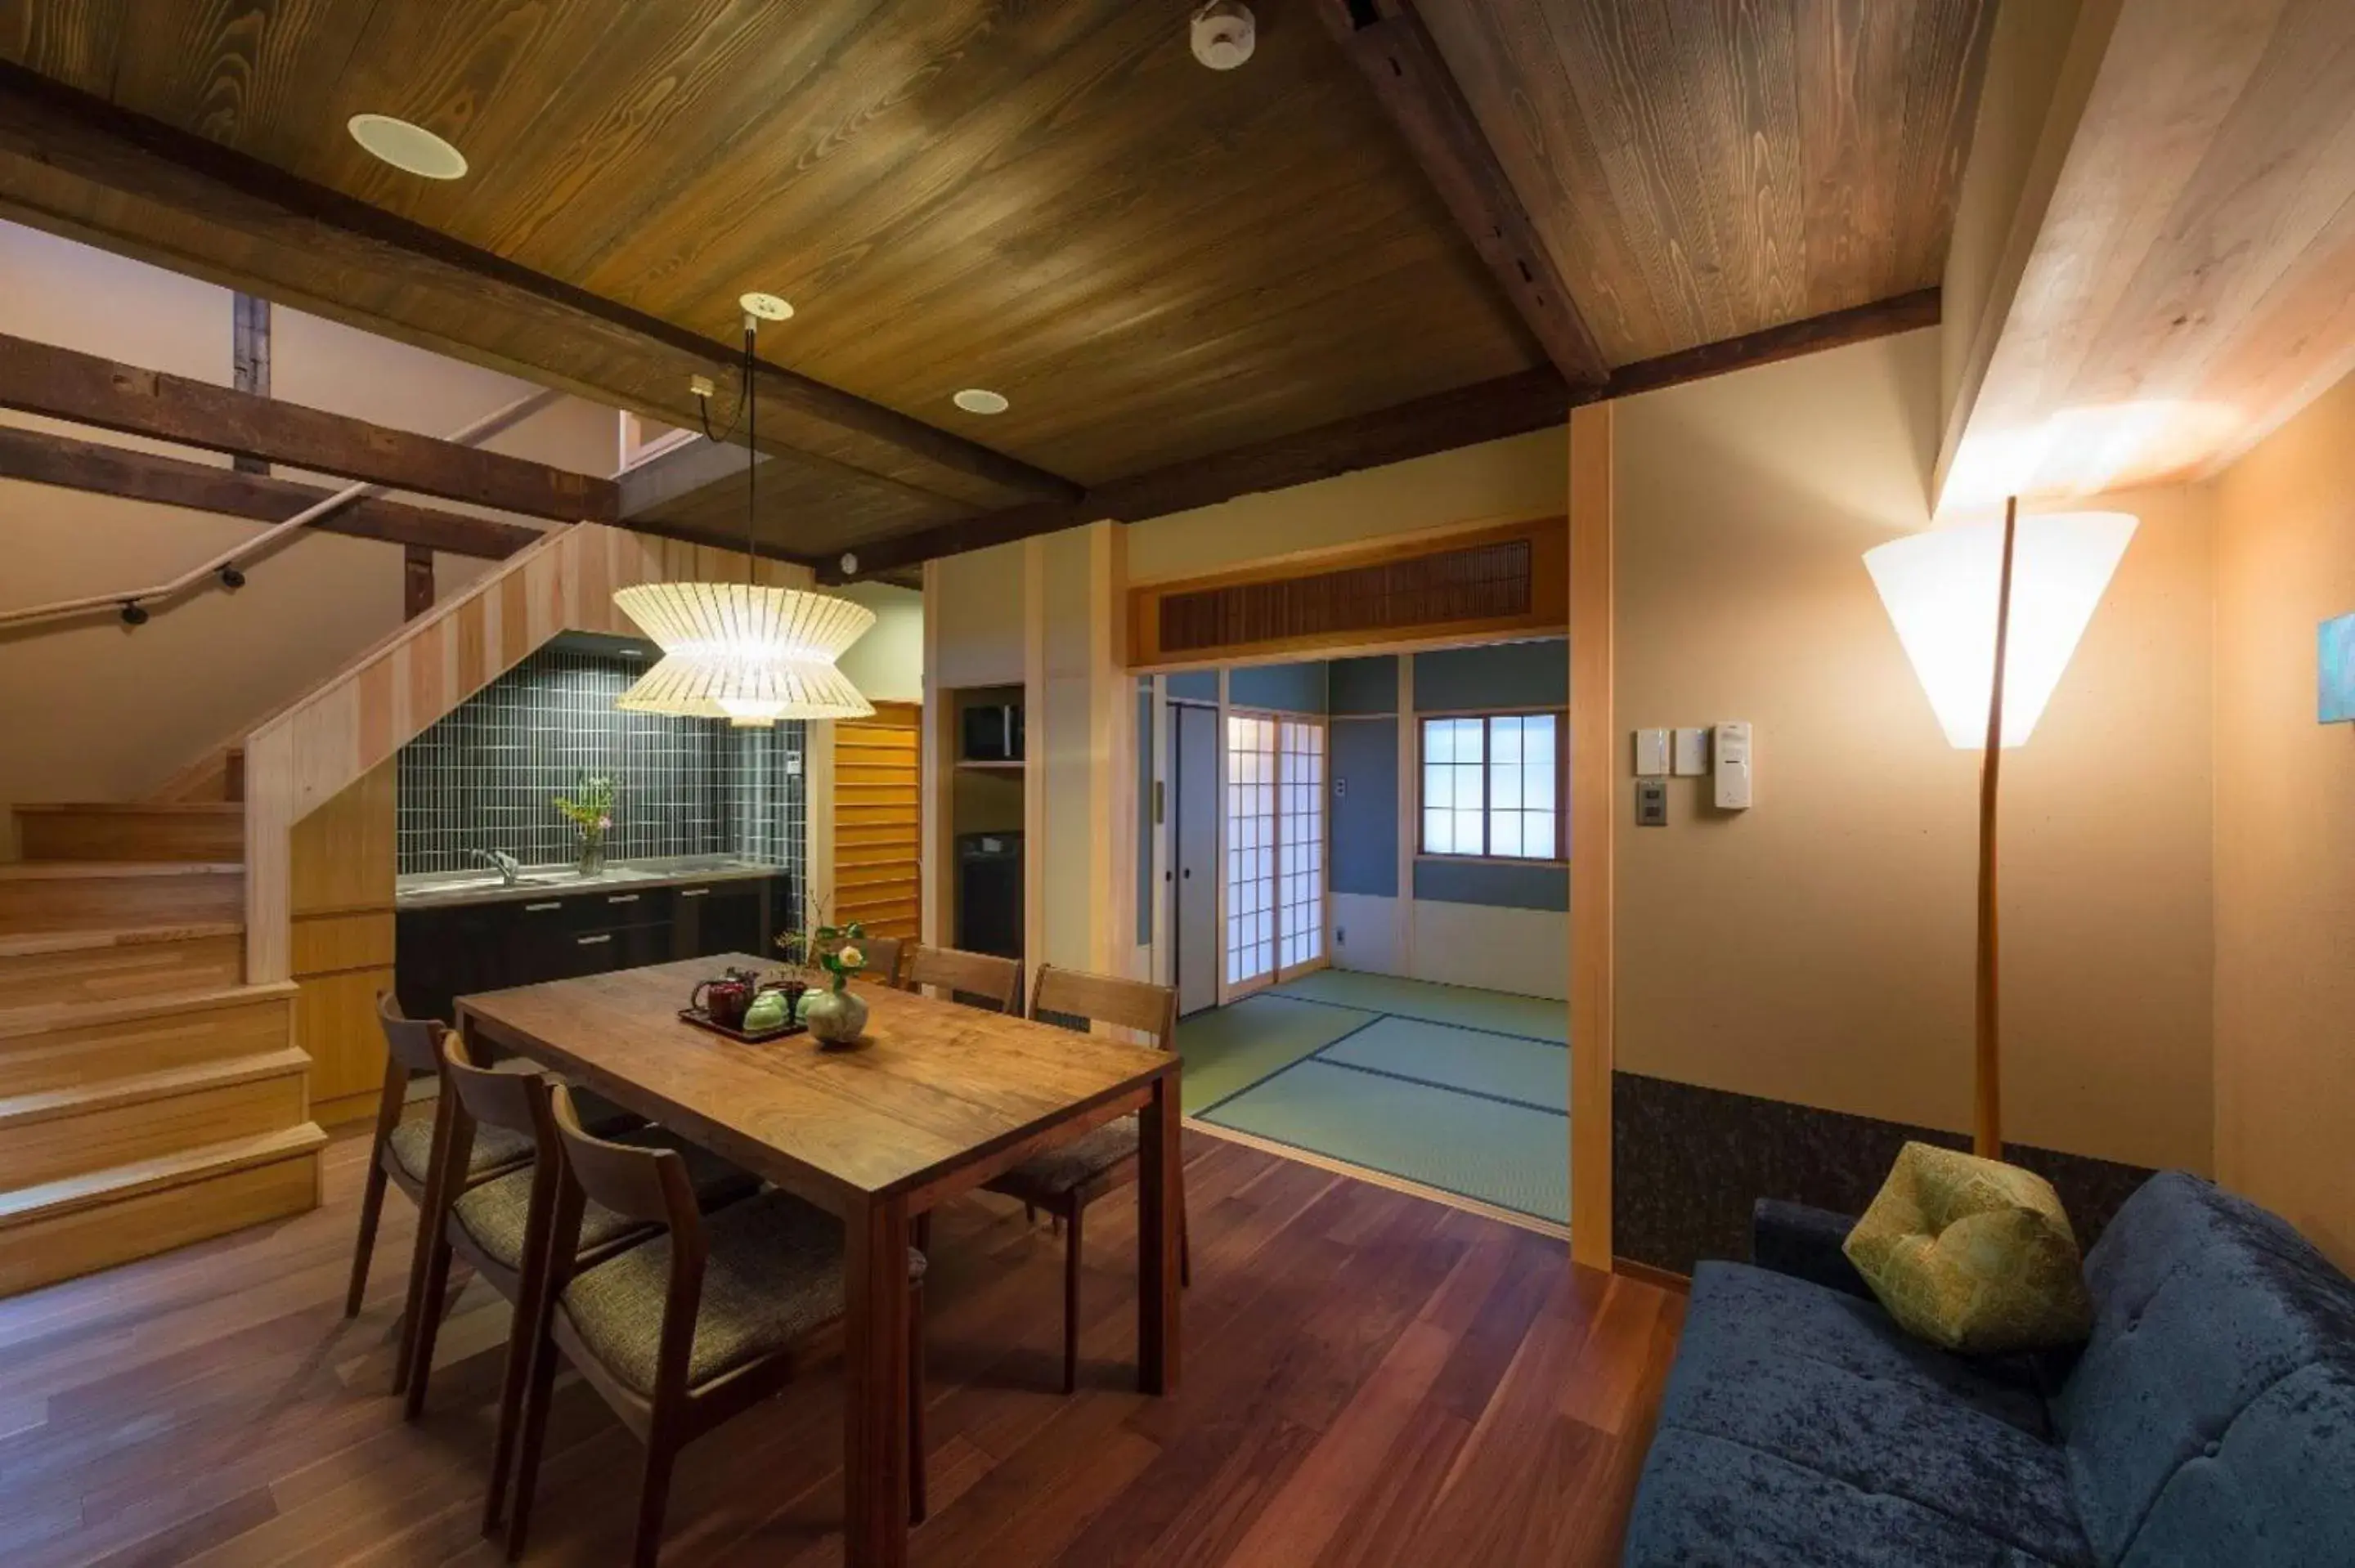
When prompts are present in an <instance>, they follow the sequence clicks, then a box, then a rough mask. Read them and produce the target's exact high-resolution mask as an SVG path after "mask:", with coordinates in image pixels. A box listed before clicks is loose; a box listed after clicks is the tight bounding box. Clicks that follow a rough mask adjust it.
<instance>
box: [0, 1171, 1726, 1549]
mask: <svg viewBox="0 0 2355 1568" xmlns="http://www.w3.org/2000/svg"><path fill="white" fill-rule="evenodd" d="M367 1147H368V1146H367V1143H366V1141H365V1140H364V1139H356V1138H351V1137H345V1138H339V1139H337V1140H336V1142H335V1143H334V1144H333V1145H332V1146H331V1147H330V1149H329V1150H328V1151H327V1158H326V1184H327V1202H326V1203H325V1205H324V1206H322V1207H321V1208H319V1209H318V1210H316V1211H315V1212H314V1213H308V1214H304V1215H302V1216H300V1217H297V1218H294V1219H292V1220H287V1221H283V1222H281V1223H278V1224H272V1225H268V1226H264V1227H261V1228H259V1229H256V1230H252V1231H248V1232H243V1233H240V1234H237V1235H233V1236H229V1237H225V1238H223V1239H221V1240H219V1241H217V1242H211V1243H207V1244H204V1245H199V1246H197V1247H192V1248H189V1249H187V1250H186V1251H183V1252H178V1253H175V1254H171V1255H165V1256H162V1257H157V1258H152V1259H149V1260H147V1261H145V1262H143V1263H139V1264H135V1265H133V1266H129V1267H126V1268H122V1269H118V1270H115V1271H113V1272H112V1273H108V1274H103V1275H98V1276H94V1277H90V1278H86V1279H81V1280H77V1281H73V1282H70V1283H68V1284H64V1285H60V1286H56V1287H51V1288H49V1289H47V1290H44V1291H40V1292H37V1293H36V1294H33V1295H28V1296H24V1297H19V1298H16V1299H13V1300H9V1301H5V1302H0V1561H5V1562H6V1563H10V1564H12V1565H13V1568H42V1565H48V1564H64V1563H104V1564H108V1565H110V1568H129V1565H131V1564H141V1565H146V1564H160V1563H200V1564H205V1565H208V1568H215V1565H218V1568H228V1565H236V1568H249V1565H251V1568H260V1565H263V1564H279V1563H283V1564H302V1565H304V1568H312V1565H317V1564H328V1563H404V1564H408V1563H415V1564H424V1563H463V1564H470V1565H479V1568H488V1565H490V1564H493V1563H497V1562H498V1561H499V1560H500V1559H499V1554H498V1552H496V1549H495V1548H494V1547H493V1546H492V1545H491V1543H489V1542H485V1541H483V1540H482V1539H481V1538H480V1537H479V1536H478V1535H477V1534H476V1532H475V1531H476V1524H477V1520H478V1519H479V1516H480V1509H481V1502H482V1470H483V1466H484V1464H485V1458H486V1456H487V1455H488V1453H489V1450H490V1444H491V1420H492V1411H491V1408H490V1404H491V1401H492V1400H493V1399H494V1398H495V1396H496V1390H497V1384H498V1377H499V1370H500V1359H501V1358H500V1351H501V1347H502V1346H503V1345H504V1342H505V1337H506V1308H505V1307H504V1305H503V1304H502V1303H500V1302H499V1301H498V1300H497V1298H496V1297H494V1296H492V1295H491V1294H490V1293H489V1292H488V1291H487V1290H486V1289H485V1288H483V1287H480V1286H479V1285H469V1286H468V1287H466V1288H465V1289H464V1292H463V1294H462V1295H461V1296H460V1297H459V1298H458V1302H457V1305H456V1306H455V1308H453V1314H452V1317H451V1319H450V1322H449V1324H448V1326H447V1327H446V1328H445V1329H444V1330H443V1331H442V1338H441V1348H440V1354H439V1356H438V1357H437V1370H436V1372H435V1374H434V1377H433V1382H432V1403H431V1405H430V1407H429V1409H428V1411H427V1414H426V1417H425V1419H424V1421H423V1422H422V1423H421V1425H416V1426H409V1425H403V1423H402V1422H401V1419H400V1406H399V1404H398V1402H397V1401H395V1400H393V1399H391V1398H389V1397H387V1396H386V1394H385V1392H384V1391H385V1386H386V1383H387V1380H388V1379H389V1375H390V1372H391V1365H392V1346H391V1333H392V1328H393V1319H394V1317H395V1314H396V1313H397V1311H398V1310H399V1299H400V1290H401V1288H402V1285H403V1281H404V1278H405V1276H406V1272H407V1262H408V1256H409V1248H410V1238H411V1236H412V1235H413V1234H414V1233H413V1217H414V1212H413V1211H412V1210H410V1208H409V1207H408V1206H407V1205H406V1204H402V1203H398V1202H395V1203H391V1204H389V1205H388V1207H387V1212H386V1215H385V1224H384V1229H383V1233H382V1234H381V1235H380V1236H379V1237H378V1250H377V1266H376V1269H375V1272H374V1275H373V1277H372V1281H371V1285H370V1288H369V1295H368V1306H367V1308H366V1309H365V1310H364V1311H363V1312H362V1313H361V1315H360V1316H359V1318H358V1319H355V1320H353V1321H349V1322H346V1320H345V1319H344V1318H343V1317H342V1315H341V1298H342V1296H343V1287H344V1284H345V1270H346V1265H347V1263H348V1259H349V1249H350V1246H351V1243H352V1234H353V1228H354V1223H355V1215H356V1204H357V1194H358V1191H359V1185H360V1181H361V1178H362V1176H363V1174H364V1171H365V1160H366V1156H367ZM1187 1155H1188V1165H1187V1180H1188V1197H1189V1200H1190V1204H1191V1209H1192V1218H1193V1245H1194V1278H1195V1286H1194V1288H1193V1289H1192V1290H1191V1291H1190V1292H1189V1293H1188V1297H1187V1300H1186V1317H1185V1333H1186V1338H1187V1341H1188V1343H1187V1349H1186V1357H1185V1367H1186V1381H1185V1383H1184V1385H1183V1387H1182V1389H1181V1392H1180V1393H1178V1395H1177V1397H1175V1398H1173V1399H1168V1400H1156V1399H1147V1398H1144V1397H1142V1396H1140V1395H1138V1394H1136V1393H1134V1392H1133V1388H1134V1375H1135V1374H1134V1363H1133V1361H1131V1357H1132V1356H1133V1354H1134V1351H1135V1344H1134V1341H1135V1328H1136V1313H1135V1254H1134V1250H1133V1249H1134V1247H1135V1234H1136V1217H1135V1204H1134V1203H1131V1202H1107V1203H1103V1204H1102V1205H1099V1213H1093V1214H1091V1216H1090V1222H1089V1235H1088V1252H1087V1262H1088V1267H1087V1279H1086V1295H1085V1300H1084V1308H1085V1328H1084V1330H1083V1336H1082V1357H1083V1364H1082V1378H1081V1392H1080V1393H1079V1394H1078V1395H1077V1396H1076V1397H1074V1398H1070V1399H1065V1398H1062V1397H1060V1395H1059V1394H1058V1393H1056V1392H1055V1390H1056V1388H1057V1385H1058V1383H1060V1370H1061V1369H1060V1299H1061V1298H1060V1278H1061V1269H1060V1253H1061V1248H1060V1241H1059V1240H1058V1239H1057V1238H1056V1237H1054V1236H1052V1235H1051V1234H1049V1233H1048V1232H1047V1231H1046V1230H1045V1229H1044V1228H1043V1227H1041V1228H1039V1229H1038V1230H1035V1231H1034V1230H1028V1229H1026V1227H1025V1226H1024V1224H1023V1222H1022V1218H1021V1213H1020V1211H1019V1209H1018V1208H1014V1207H1012V1206H1011V1205H1007V1204H1003V1203H1000V1202H998V1201H996V1200H987V1199H984V1200H976V1201H973V1202H962V1203H959V1204H956V1205H954V1207H952V1208H951V1209H949V1210H948V1211H946V1212H945V1213H943V1214H942V1215H941V1217H940V1219H939V1220H938V1221H937V1222H936V1224H935V1227H934V1238H933V1239H934V1249H933V1260H934V1261H933V1271H932V1276H931V1278H930V1281H929V1282H928V1284H927V1287H926V1295H927V1297H928V1298H930V1299H931V1322H930V1333H929V1336H928V1340H929V1351H928V1360H929V1365H928V1368H927V1372H928V1374H929V1377H928V1383H927V1385H926V1386H927V1388H928V1390H929V1392H930V1397H931V1401H932V1404H931V1410H930V1426H931V1445H932V1453H931V1464H932V1472H931V1474H932V1518H931V1520H930V1522H928V1523H926V1524H925V1525H924V1526H922V1528H921V1529H919V1530H918V1531H916V1532H915V1534H914V1536H913V1557H914V1561H915V1562H916V1563H924V1564H943V1565H945V1564H1009V1565H1010V1564H1032V1563H1040V1564H1044V1563H1061V1564H1071V1565H1074V1568H1076V1565H1082V1564H1084V1565H1088V1568H1094V1565H1098V1564H1109V1563H1169V1564H1178V1563H1184V1564H1198V1565H1202V1568H1209V1565H1213V1564H1245V1563H1250V1564H1267V1565H1271V1568H1274V1565H1282V1568H1310V1565H1337V1564H1345V1563H1346V1564H1423V1563H1477V1564H1481V1565H1482V1568H1516V1565H1518V1564H1528V1563H1612V1562H1615V1561H1616V1558H1617V1552H1618V1542H1619V1535H1620V1531H1621V1530H1622V1528H1623V1525H1624V1521H1625V1515H1626V1510H1627V1505H1628V1501H1629V1498H1630V1495H1631V1493H1632V1491H1633V1489H1634V1485H1635V1477H1636V1469H1637V1467H1638V1466H1639V1465H1640V1463H1641V1461H1642V1457H1643V1451H1644V1445H1645V1443H1646V1439H1647V1437H1648V1435H1649V1428H1650V1424H1651V1421H1652V1416H1653V1413H1654V1411H1655V1409H1656V1408H1657V1403H1658V1398H1659V1388H1660V1383H1661V1380H1662V1378H1663V1376H1664V1375H1665V1373H1666V1371H1667V1367H1668V1361H1669V1359H1670V1357H1671V1354H1672V1353H1673V1351H1674V1347H1675V1341H1676V1335H1677V1332H1678V1328H1679V1326H1680V1324H1681V1321H1682V1315H1683V1308H1684V1303H1683V1300H1682V1298H1679V1297H1678V1296H1677V1295H1675V1294H1673V1293H1672V1292H1669V1291H1666V1290H1662V1289H1659V1288H1657V1287H1653V1286H1651V1285H1647V1284H1644V1283H1640V1282H1638V1281H1636V1280H1632V1279H1626V1278H1616V1277H1610V1276H1606V1275H1602V1274H1596V1273H1593V1272H1591V1271H1587V1270H1583V1269H1575V1268H1573V1267H1572V1266H1571V1265H1570V1264H1569V1262H1568V1260H1567V1259H1566V1258H1565V1257H1564V1256H1563V1255H1562V1247H1561V1243H1559V1242H1557V1241H1552V1240H1550V1239H1548V1238H1545V1237H1542V1236H1538V1235H1532V1234H1529V1233H1526V1232H1523V1231H1519V1230H1517V1229H1514V1228H1512V1227H1510V1226H1507V1225H1504V1224H1497V1223H1496V1222H1494V1221H1491V1220H1487V1219H1483V1218H1481V1217H1479V1216H1477V1215H1473V1214H1468V1213H1462V1212H1459V1211H1456V1210H1453V1209H1448V1208H1443V1207H1441V1206H1439V1205H1437V1204H1434V1203H1431V1202H1425V1201H1423V1200H1421V1199H1418V1198H1414V1197H1411V1196H1408V1195H1406V1194H1403V1193H1399V1192H1389V1191H1386V1190H1384V1189H1381V1188H1379V1187H1374V1186H1370V1185H1368V1184H1366V1183H1362V1182H1359V1181H1351V1180H1349V1179H1348V1178H1346V1177H1340V1176H1336V1175H1332V1174H1330V1173H1327V1172H1326V1171H1319V1170H1316V1169H1314V1168H1312V1167H1309V1166H1305V1165H1301V1164H1297V1163H1295V1162H1293V1161H1290V1160H1283V1159H1280V1158H1278V1157H1276V1156H1273V1155H1270V1154H1267V1153H1264V1152H1263V1151H1261V1150H1254V1149H1249V1148H1245V1147H1243V1146H1241V1145H1240V1144H1233V1143H1228V1142H1224V1141H1222V1140H1219V1139H1211V1138H1208V1137H1205V1136H1203V1135H1200V1134H1189V1135H1188V1144H1187ZM840 1419H841V1412H840V1400H839V1383H838V1381H837V1378H836V1376H835V1375H834V1372H833V1369H832V1368H831V1367H830V1366H827V1367H821V1368H819V1369H818V1370H817V1371H816V1372H814V1373H813V1375H812V1376H811V1377H810V1378H809V1379H807V1380H806V1381H805V1382H804V1383H801V1384H799V1385H797V1386H796V1387H795V1388H794V1389H790V1390H788V1391H787V1392H786V1393H784V1394H783V1395H782V1396H781V1397H779V1398H778V1399H777V1400H775V1401H773V1403H772V1404H770V1405H768V1406H766V1407H764V1408H762V1409H761V1410H759V1411H756V1412H754V1413H753V1414H750V1415H748V1416H746V1417H744V1418H742V1419H741V1420H739V1421H736V1422H734V1423H731V1424H730V1425H729V1427H728V1428H727V1429H726V1430H725V1431H723V1432H721V1433H718V1434H715V1435H714V1436H712V1437H710V1438H709V1439H708V1440H706V1441H704V1442H702V1443H699V1444H698V1445H697V1446H694V1447H692V1448H690V1449H688V1450H687V1453H686V1455H685V1456H684V1457H683V1459H682V1462H681V1466H680V1471H679V1476H678V1480H677V1486H676V1487H675V1489H674V1490H673V1493H672V1502H671V1510H670V1519H671V1529H670V1533H669V1537H668V1542H667V1545H666V1552H665V1555H664V1559H663V1561H664V1563H666V1565H669V1568H684V1565H687V1564H711V1565H721V1564H726V1565H730V1568H749V1565H751V1564H755V1563H758V1564H762V1565H764V1568H765V1565H773V1564H776V1565H785V1568H817V1565H820V1564H831V1563H837V1562H839V1561H840V1554H841V1535H840V1523H841V1514H842V1489H841V1476H840V1470H839V1460H840V1456H841V1444H840V1440H839V1436H838V1432H839V1426H838V1423H839V1421H840ZM638 1454H639V1450H638V1447H637V1445H636V1444H635V1443H634V1441H633V1440H632V1439H631V1438H630V1437H629V1436H627V1434H625V1433H624V1432H623V1430H622V1429H621V1427H620V1426H619V1425H617V1424H616V1423H615V1422H614V1420H613V1417H612V1416H611V1415H610V1414H607V1413H606V1411H605V1409H604V1407H603V1406H602V1404H601V1403H600V1402H599V1401H598V1400H597V1399H596V1398H595V1396H594V1395H593V1393H591V1392H590V1391H589V1390H588V1389H587V1388H586V1387H584V1386H582V1385H581V1384H579V1383H577V1382H571V1381H569V1380H568V1382H567V1383H562V1384H559V1389H558V1393H557V1398H556V1406H555V1414H554V1418H553V1420H552V1423H551V1425H550V1430H549V1455H548V1460H547V1463H546V1465H545V1467H544V1469H543V1471H542V1478H541V1492H540V1501H539V1505H538V1512H537V1515H536V1520H535V1526H534V1532H533V1543H532V1552H531V1556H530V1561H531V1562H533V1563H565V1564H581V1565H588V1564H598V1565H603V1564H609V1563H614V1562H618V1561H620V1560H621V1558H622V1556H623V1553H624V1552H625V1549H626V1544H627V1542H628V1535H629V1526H630V1520H631V1517H632V1510H633V1509H634V1501H635V1492H636V1486H637V1464H638Z"/></svg>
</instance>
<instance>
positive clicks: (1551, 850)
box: [1423, 714, 1568, 860]
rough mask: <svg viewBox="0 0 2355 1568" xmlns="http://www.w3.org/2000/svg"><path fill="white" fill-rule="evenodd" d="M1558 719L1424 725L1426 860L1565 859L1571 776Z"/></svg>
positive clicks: (1518, 717)
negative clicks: (1566, 790) (1565, 801)
mask: <svg viewBox="0 0 2355 1568" xmlns="http://www.w3.org/2000/svg"><path fill="white" fill-rule="evenodd" d="M1565 738H1566V736H1565V734H1564V726H1563V725H1562V723H1561V715H1558V714H1493V715H1483V716H1481V717H1477V718H1433V719H1425V720H1423V853H1425V854H1452V855H1479V856H1492V857H1495V858H1497V859H1501V860H1560V859H1561V858H1562V853H1561V822H1562V789H1563V787H1564V784H1565V782H1566V780H1567V777H1568V768H1567V767H1566V765H1565V760H1564V756H1563V751H1562V747H1563V744H1564V741H1565Z"/></svg>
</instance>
